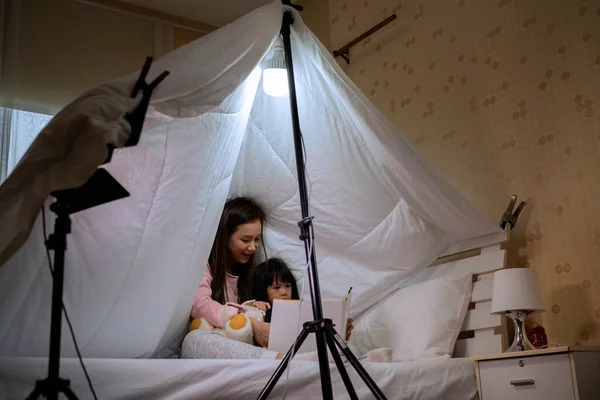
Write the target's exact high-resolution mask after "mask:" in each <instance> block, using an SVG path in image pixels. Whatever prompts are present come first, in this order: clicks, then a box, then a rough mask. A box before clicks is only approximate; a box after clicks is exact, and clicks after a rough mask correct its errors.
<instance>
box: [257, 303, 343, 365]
mask: <svg viewBox="0 0 600 400" xmlns="http://www.w3.org/2000/svg"><path fill="white" fill-rule="evenodd" d="M321 302H322V304H323V318H329V319H331V320H332V321H333V325H334V328H335V330H336V332H337V333H338V334H339V335H340V336H341V337H342V338H344V339H345V338H346V328H347V327H348V313H349V312H350V296H347V298H346V300H345V301H344V300H337V301H321ZM298 315H299V316H300V319H299V320H298ZM313 320H314V318H313V312H312V302H311V300H310V299H308V300H303V301H302V302H300V300H274V301H273V311H272V314H271V331H270V333H269V347H268V349H269V350H272V351H277V352H279V353H283V354H285V353H286V352H287V351H288V350H289V349H290V347H292V345H293V344H294V341H295V340H296V338H297V337H298V334H300V332H301V331H302V326H303V325H304V323H305V322H307V321H313ZM316 350H317V341H316V338H315V334H314V333H310V334H309V335H308V337H307V338H306V340H305V341H304V343H303V344H302V347H300V349H299V350H298V354H301V353H309V352H311V351H316Z"/></svg>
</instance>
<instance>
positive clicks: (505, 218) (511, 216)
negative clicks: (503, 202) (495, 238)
mask: <svg viewBox="0 0 600 400" xmlns="http://www.w3.org/2000/svg"><path fill="white" fill-rule="evenodd" d="M516 202H517V196H516V195H514V194H513V195H512V196H511V198H510V202H509V203H508V207H507V208H506V211H504V214H503V215H502V219H501V220H500V228H502V229H506V225H507V224H508V225H510V229H511V230H513V229H514V228H515V225H516V224H517V219H518V218H519V215H521V211H523V208H524V207H525V205H526V204H527V202H526V201H522V202H521V203H520V204H519V205H518V207H517V209H516V210H515V211H514V212H513V208H514V206H515V203H516Z"/></svg>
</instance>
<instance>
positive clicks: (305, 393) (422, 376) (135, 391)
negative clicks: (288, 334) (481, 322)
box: [0, 357, 477, 400]
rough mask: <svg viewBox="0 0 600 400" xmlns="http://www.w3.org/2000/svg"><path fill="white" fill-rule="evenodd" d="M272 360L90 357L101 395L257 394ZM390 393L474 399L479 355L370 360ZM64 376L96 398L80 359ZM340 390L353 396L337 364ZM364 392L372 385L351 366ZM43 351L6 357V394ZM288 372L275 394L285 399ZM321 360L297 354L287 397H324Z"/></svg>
mask: <svg viewBox="0 0 600 400" xmlns="http://www.w3.org/2000/svg"><path fill="white" fill-rule="evenodd" d="M277 363H278V362H277V361H271V360H178V359H168V360H165V359H150V360H139V359H138V360H133V359H88V360H86V361H85V364H86V367H87V369H88V372H89V373H90V376H91V379H92V382H93V383H94V388H95V390H96V394H97V396H98V398H99V399H167V398H169V399H174V398H177V399H183V398H195V399H228V400H234V399H243V400H247V399H253V398H256V397H257V395H258V394H259V393H260V391H261V390H262V388H263V387H264V385H265V383H266V382H267V381H268V379H269V377H270V376H271V374H272V373H273V371H274V370H275V368H276V366H277ZM364 365H365V368H366V369H367V371H368V372H369V374H370V375H371V377H373V379H374V380H375V381H376V382H377V384H378V385H379V387H380V388H381V390H383V392H384V394H385V395H386V396H387V398H388V399H419V400H428V399H431V400H440V399H444V400H453V399H461V400H463V399H473V398H475V395H476V393H477V384H476V380H475V370H474V366H473V363H472V361H469V360H468V359H465V358H453V359H451V358H442V357H440V358H436V359H426V360H419V361H411V362H403V363H392V364H364ZM61 368H62V369H61V377H62V378H63V379H70V380H71V388H72V389H73V390H74V392H75V393H76V394H77V396H78V397H79V398H80V399H82V400H83V399H88V398H92V396H91V393H90V390H89V388H88V386H87V382H86V380H85V376H84V375H83V371H82V369H81V367H80V365H79V362H78V360H77V359H64V360H62V366H61ZM331 370H332V381H333V385H334V396H335V398H336V399H346V398H348V395H347V392H346V389H345V388H344V384H343V382H342V380H341V377H340V375H339V373H338V372H337V370H336V369H335V366H333V365H332V366H331ZM348 370H349V374H350V377H351V379H352V382H353V384H354V386H355V389H356V390H357V394H358V396H359V398H360V399H368V398H372V395H371V394H370V391H369V389H368V388H367V387H366V386H365V385H364V383H363V382H362V380H361V379H360V378H359V377H358V375H357V374H356V372H355V371H354V369H352V368H350V367H349V366H348ZM46 374H47V362H46V359H43V358H0V399H2V400H5V399H19V400H21V399H23V398H25V397H26V396H27V395H28V394H29V392H30V391H31V390H32V389H33V387H34V384H35V380H36V379H39V378H41V377H45V376H46ZM285 382H286V375H285V374H284V375H283V376H282V378H281V379H280V381H279V383H278V385H277V387H276V388H275V390H274V391H273V392H272V393H271V396H270V398H272V399H281V398H283V393H284V390H285ZM321 397H322V396H321V386H320V380H319V368H318V364H317V362H314V361H293V362H292V365H291V370H290V378H289V385H288V393H287V396H286V398H287V399H318V398H321Z"/></svg>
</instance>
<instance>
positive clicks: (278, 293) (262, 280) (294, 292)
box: [252, 258, 300, 322]
mask: <svg viewBox="0 0 600 400" xmlns="http://www.w3.org/2000/svg"><path fill="white" fill-rule="evenodd" d="M252 297H253V298H254V299H256V300H257V301H261V302H264V303H268V304H269V307H268V309H267V311H266V315H265V322H271V307H272V306H273V300H275V299H290V300H300V295H299V294H298V285H297V283H296V278H295V277H294V274H292V271H291V270H290V269H289V268H288V266H287V264H286V263H285V262H284V261H283V260H281V259H279V258H270V259H268V260H267V261H264V262H263V263H261V264H260V265H258V266H257V267H256V271H255V272H254V284H253V285H252Z"/></svg>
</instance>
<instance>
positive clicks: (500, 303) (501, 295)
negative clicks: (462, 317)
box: [491, 268, 545, 314]
mask: <svg viewBox="0 0 600 400" xmlns="http://www.w3.org/2000/svg"><path fill="white" fill-rule="evenodd" d="M517 310H523V311H525V310H527V311H537V310H545V308H544V303H543V301H542V295H541V294H540V288H539V286H538V283H537V281H536V279H535V274H534V273H533V271H532V270H530V269H529V268H509V269H503V270H500V271H496V272H495V273H494V288H493V291H492V306H491V313H492V314H498V313H502V312H507V311H517Z"/></svg>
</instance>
